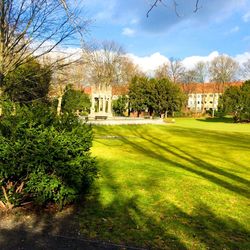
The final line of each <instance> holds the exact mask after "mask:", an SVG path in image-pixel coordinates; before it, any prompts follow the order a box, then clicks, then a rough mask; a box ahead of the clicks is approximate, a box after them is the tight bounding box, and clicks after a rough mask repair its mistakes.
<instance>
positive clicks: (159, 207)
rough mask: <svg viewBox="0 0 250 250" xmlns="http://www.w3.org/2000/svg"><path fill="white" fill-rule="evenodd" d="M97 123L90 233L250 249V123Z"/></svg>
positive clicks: (154, 243) (87, 210) (161, 245)
mask: <svg viewBox="0 0 250 250" xmlns="http://www.w3.org/2000/svg"><path fill="white" fill-rule="evenodd" d="M229 122H230V120H222V121H221V120H202V119H201V120H194V119H182V118H179V119H176V122H175V123H174V124H167V125H159V126H156V125H143V126H129V125H127V126H98V127H94V135H95V139H94V145H93V149H92V152H93V154H94V155H95V156H96V157H97V160H98V162H99V166H100V178H99V179H98V180H97V182H96V186H95V188H94V190H95V191H93V193H92V194H90V195H89V196H88V197H87V201H86V203H85V205H84V207H83V209H81V212H80V215H79V220H80V223H81V228H82V233H83V234H84V235H86V236H88V237H91V238H97V239H102V240H106V241H109V240H110V241H111V242H115V243H121V244H128V245H132V246H138V247H146V248H147V247H148V248H156V249H250V244H249V242H250V237H249V234H250V218H249V217H250V203H249V197H250V188H249V187H250V185H249V184H250V178H249V174H250V124H233V123H229Z"/></svg>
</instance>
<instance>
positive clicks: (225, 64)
mask: <svg viewBox="0 0 250 250" xmlns="http://www.w3.org/2000/svg"><path fill="white" fill-rule="evenodd" d="M238 69H239V65H238V63H237V62H235V61H234V60H233V59H232V58H231V57H229V56H226V55H220V56H217V57H215V58H214V59H213V60H212V62H211V63H210V67H209V73H210V78H211V79H210V80H211V81H213V82H215V83H218V91H222V92H223V91H224V88H225V83H227V82H232V81H234V80H236V76H237V72H238Z"/></svg>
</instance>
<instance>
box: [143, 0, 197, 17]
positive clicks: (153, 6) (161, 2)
mask: <svg viewBox="0 0 250 250" xmlns="http://www.w3.org/2000/svg"><path fill="white" fill-rule="evenodd" d="M172 2H173V5H174V11H175V14H176V15H177V16H178V17H180V15H179V12H178V2H177V1H176V0H172ZM158 4H161V5H164V6H166V4H165V3H164V1H163V0H155V1H154V2H153V3H152V4H151V6H150V8H149V10H148V11H147V14H146V16H147V17H149V14H150V12H151V11H152V10H153V9H154V8H156V7H157V6H158ZM200 8H201V7H200V0H196V1H195V8H194V10H193V12H194V13H196V12H197V11H198V10H199V9H200Z"/></svg>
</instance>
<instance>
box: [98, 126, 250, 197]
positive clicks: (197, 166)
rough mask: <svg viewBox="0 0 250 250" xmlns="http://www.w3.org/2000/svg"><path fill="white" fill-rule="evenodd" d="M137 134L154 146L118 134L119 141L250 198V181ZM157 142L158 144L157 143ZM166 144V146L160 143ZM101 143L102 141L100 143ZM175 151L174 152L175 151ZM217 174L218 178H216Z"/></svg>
mask: <svg viewBox="0 0 250 250" xmlns="http://www.w3.org/2000/svg"><path fill="white" fill-rule="evenodd" d="M135 133H137V136H138V137H140V138H142V139H143V140H147V141H148V142H149V143H151V144H152V147H150V146H149V147H144V146H143V145H140V143H138V142H133V141H131V140H130V139H129V138H127V137H124V136H122V135H121V134H119V133H116V134H117V135H118V136H119V140H120V141H122V142H124V143H126V144H127V145H130V146H131V147H132V148H133V150H136V151H138V152H140V153H143V154H145V155H146V156H148V157H151V158H154V159H158V160H160V161H162V162H163V163H167V164H170V165H172V166H175V167H177V168H181V169H184V170H186V171H188V172H191V173H193V174H196V175H198V176H200V177H203V178H205V179H207V180H209V181H210V182H213V183H215V184H217V185H219V186H221V187H223V188H226V189H228V190H230V191H232V192H234V193H237V194H239V195H241V196H244V197H246V198H250V190H249V183H250V182H249V181H248V180H246V179H244V178H242V177H239V176H237V175H234V174H232V173H229V172H227V171H225V170H222V169H219V168H218V167H216V166H214V165H212V164H209V163H207V162H205V161H204V160H202V159H201V158H198V157H197V156H194V155H191V154H190V153H188V152H186V151H184V150H183V149H180V148H177V147H176V146H174V145H172V144H170V143H169V142H162V141H161V139H159V138H154V137H152V136H147V137H145V136H144V133H143V132H138V131H136V130H134V131H133V134H135ZM156 141H157V142H156ZM159 141H160V142H161V143H163V144H164V146H163V145H162V144H161V143H159ZM99 142H100V141H99ZM155 148H158V149H161V150H162V151H164V152H167V153H168V154H170V155H172V156H174V158H177V159H181V160H185V161H186V162H187V163H191V164H192V165H193V167H190V164H189V166H188V165H186V164H185V165H184V164H181V163H180V162H177V161H174V160H171V157H166V156H164V154H162V153H161V152H160V151H159V150H158V151H155V150H153V149H155ZM173 149H174V150H173ZM215 174H216V175H217V176H215ZM218 175H219V176H220V177H227V178H229V179H231V180H233V181H235V182H238V184H240V185H242V183H244V184H245V185H247V187H246V188H243V187H240V186H238V185H234V184H233V183H230V182H228V181H226V180H223V179H221V178H219V176H218Z"/></svg>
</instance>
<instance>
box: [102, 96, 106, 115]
mask: <svg viewBox="0 0 250 250" xmlns="http://www.w3.org/2000/svg"><path fill="white" fill-rule="evenodd" d="M102 100H103V104H102V111H103V113H106V96H103V99H102Z"/></svg>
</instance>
